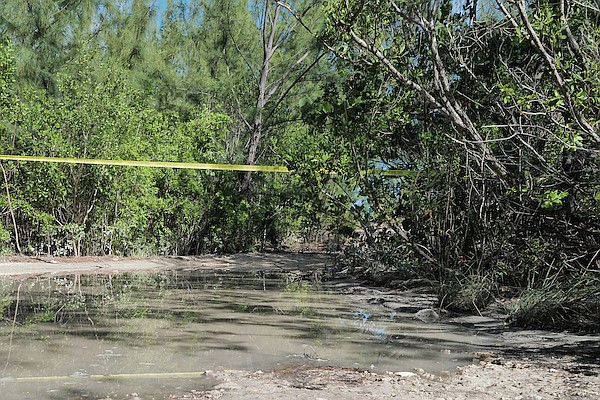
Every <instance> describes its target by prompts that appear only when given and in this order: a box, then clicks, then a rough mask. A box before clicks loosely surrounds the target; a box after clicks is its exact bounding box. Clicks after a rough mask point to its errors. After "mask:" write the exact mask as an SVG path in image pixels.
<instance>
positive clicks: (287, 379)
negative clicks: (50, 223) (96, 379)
mask: <svg viewBox="0 0 600 400" xmlns="http://www.w3.org/2000/svg"><path fill="white" fill-rule="evenodd" d="M327 262H328V258H327V256H326V255H323V254H245V255H234V256H222V257H217V256H206V257H161V258H148V259H120V258H111V257H101V258H95V257H87V258H79V259H64V258H26V257H10V258H9V257H4V258H0V276H16V277H24V276H31V275H56V274H67V273H85V274H96V273H101V274H105V273H111V274H112V273H119V272H125V271H157V270H168V269H192V268H193V269H198V268H201V269H206V270H236V271H256V270H262V271H287V272H297V273H299V274H303V275H306V276H317V275H318V276H322V275H323V274H325V275H326V274H327V267H326V264H327ZM411 293H414V292H411V291H410V290H401V289H383V288H368V287H364V286H361V285H360V283H357V282H355V283H354V284H353V285H351V286H350V287H349V289H348V295H351V296H353V298H355V299H356V301H372V300H373V299H375V300H376V301H377V302H378V303H381V304H382V306H388V307H394V306H395V305H398V304H404V305H406V304H407V303H409V304H412V305H414V306H416V307H421V306H423V304H422V303H418V302H413V303H411V301H412V300H411V299H412V298H415V297H414V296H413V295H412V294H411ZM417 297H418V301H422V299H423V296H417ZM442 318H443V319H446V320H449V319H454V321H453V322H461V321H464V322H465V323H466V324H470V325H472V326H473V328H474V329H480V330H484V331H488V332H492V331H493V332H495V333H497V334H498V335H501V336H502V337H503V340H504V343H505V345H504V346H502V347H501V348H499V349H498V350H497V351H493V352H490V353H486V354H474V355H473V357H474V364H473V365H469V366H466V367H462V368H459V369H458V370H456V371H450V372H449V373H447V374H445V375H442V376H434V375H431V374H429V373H427V372H425V371H422V370H414V371H400V372H397V371H396V372H389V373H386V374H375V373H371V372H368V371H358V370H353V369H344V368H335V367H313V366H303V367H294V368H290V369H286V370H279V371H258V372H251V371H230V370H224V371H207V372H206V374H207V376H209V377H211V378H212V379H213V380H214V381H215V382H216V384H215V386H214V387H213V388H212V389H211V390H208V391H192V392H190V393H188V394H186V395H184V396H183V397H182V396H172V397H171V398H172V399H177V400H183V399H223V400H225V399H282V400H285V399H290V400H291V399H315V400H317V399H335V400H345V399H363V398H364V399H388V398H396V399H405V400H412V399H436V400H441V399H445V400H449V399H455V400H463V399H464V400H466V399H481V400H483V399H511V400H530V399H531V400H533V399H536V400H541V399H573V400H575V399H578V400H579V399H590V400H592V399H594V400H597V399H600V338H599V337H598V336H591V335H577V334H573V333H566V332H545V331H523V330H514V329H510V328H508V327H505V326H504V325H503V324H502V321H501V320H500V319H498V318H496V319H494V318H489V316H488V317H481V316H476V317H475V316H443V317H442ZM136 398H137V397H136V396H135V395H133V394H132V399H136ZM137 399H138V400H139V398H137ZM141 400H143V399H141Z"/></svg>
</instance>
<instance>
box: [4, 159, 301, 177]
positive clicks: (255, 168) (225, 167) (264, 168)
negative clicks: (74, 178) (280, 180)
mask: <svg viewBox="0 0 600 400" xmlns="http://www.w3.org/2000/svg"><path fill="white" fill-rule="evenodd" d="M0 160H12V161H39V162H53V163H63V164H91V165H120V166H127V167H154V168H183V169H207V170H217V171H244V172H279V173H289V172H290V170H288V169H287V167H284V166H272V165H245V164H206V163H189V162H163V161H132V160H98V159H91V158H59V157H32V156H12V155H0Z"/></svg>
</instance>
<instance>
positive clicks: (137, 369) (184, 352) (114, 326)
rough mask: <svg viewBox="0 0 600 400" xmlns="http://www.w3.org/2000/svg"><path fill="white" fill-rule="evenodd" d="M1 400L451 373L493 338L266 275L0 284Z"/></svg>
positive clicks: (179, 274) (149, 394) (146, 394)
mask: <svg viewBox="0 0 600 400" xmlns="http://www.w3.org/2000/svg"><path fill="white" fill-rule="evenodd" d="M0 285H1V286H0V308H1V309H2V312H3V321H2V323H1V326H0V398H1V399H3V400H13V399H15V400H16V399H19V400H23V399H36V400H43V399H61V400H64V399H109V398H110V399H135V398H139V399H164V398H169V396H170V395H177V394H179V393H185V392H188V391H190V390H202V389H208V388H210V387H211V386H212V385H213V384H214V382H212V381H211V380H210V379H209V378H207V377H206V374H204V372H205V371H207V370H220V369H242V370H254V371H257V370H273V369H280V368H285V367H289V366H293V365H304V364H309V365H323V366H340V367H355V368H360V369H367V370H373V371H381V372H383V371H411V370H413V369H414V368H422V369H424V370H426V371H429V372H432V373H440V372H442V371H450V370H453V369H455V367H456V366H458V365H463V364H467V363H469V362H471V361H472V359H473V352H477V351H485V350H486V349H489V348H493V347H494V346H495V345H496V341H497V338H494V337H492V336H488V335H486V334H484V333H481V332H479V333H478V332H477V331H474V330H469V329H465V328H463V327H461V326H460V325H458V324H446V323H439V322H437V323H431V324H425V323H423V322H421V321H419V320H417V319H415V318H414V314H413V313H408V312H406V313H403V312H398V311H395V310H393V309H390V308H386V307H382V306H381V304H369V302H357V301H356V299H353V298H352V296H348V295H347V294H344V293H342V291H341V290H340V288H339V286H336V285H333V284H332V285H327V284H322V285H321V284H319V285H315V284H313V283H311V281H310V280H303V279H300V278H298V277H297V276H290V275H289V274H287V275H286V274H282V275H281V276H267V275H266V274H264V273H260V272H252V273H243V274H241V273H227V272H219V273H217V274H215V273H214V272H206V271H204V272H199V271H171V272H160V273H155V272H153V273H124V274H117V275H66V276H54V277H52V276H50V277H36V278H27V279H18V280H17V279H14V278H13V279H10V278H2V280H1V281H0Z"/></svg>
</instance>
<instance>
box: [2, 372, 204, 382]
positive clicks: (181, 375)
mask: <svg viewBox="0 0 600 400" xmlns="http://www.w3.org/2000/svg"><path fill="white" fill-rule="evenodd" d="M205 375H206V372H162V373H161V372H155V373H146V374H112V375H111V374H107V375H87V374H81V375H76V376H68V375H56V376H26V377H18V378H11V377H7V378H1V379H0V384H2V383H10V382H14V383H27V382H48V381H54V382H56V381H59V382H60V381H73V380H79V379H91V380H93V381H107V380H116V379H190V378H200V377H203V376H205Z"/></svg>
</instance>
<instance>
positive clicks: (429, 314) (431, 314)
mask: <svg viewBox="0 0 600 400" xmlns="http://www.w3.org/2000/svg"><path fill="white" fill-rule="evenodd" d="M415 318H417V319H420V320H421V321H423V322H425V323H426V324H430V323H432V322H436V321H437V320H439V319H440V315H439V314H438V313H437V312H435V310H432V309H431V308H425V309H423V310H420V311H418V312H417V313H416V314H415Z"/></svg>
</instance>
